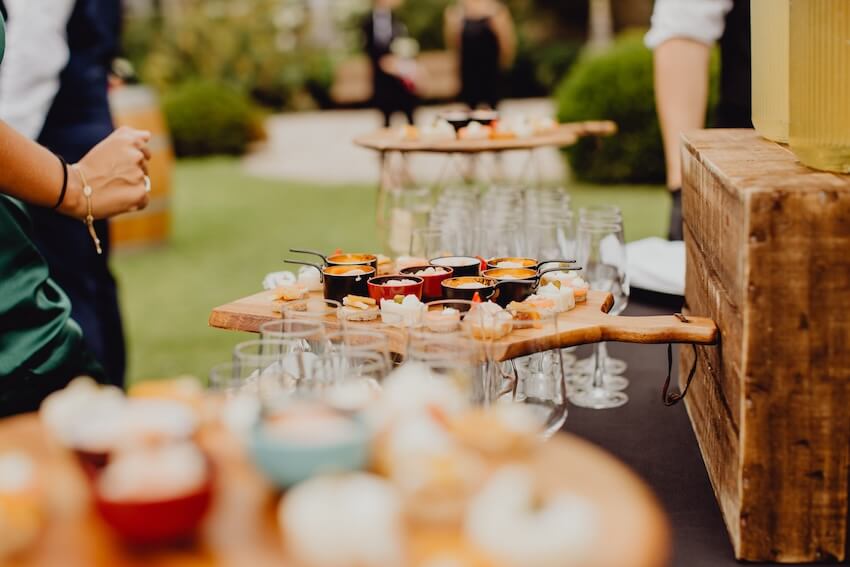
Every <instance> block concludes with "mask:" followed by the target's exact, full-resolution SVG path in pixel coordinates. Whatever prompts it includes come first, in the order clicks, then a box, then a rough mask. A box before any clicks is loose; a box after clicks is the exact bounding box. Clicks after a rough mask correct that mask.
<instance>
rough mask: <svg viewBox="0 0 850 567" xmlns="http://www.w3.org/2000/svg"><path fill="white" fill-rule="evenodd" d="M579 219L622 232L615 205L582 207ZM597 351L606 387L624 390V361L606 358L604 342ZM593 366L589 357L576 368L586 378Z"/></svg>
mask: <svg viewBox="0 0 850 567" xmlns="http://www.w3.org/2000/svg"><path fill="white" fill-rule="evenodd" d="M579 217H580V222H584V223H602V224H617V225H619V227H620V232H623V214H622V211H621V210H620V207H618V206H616V205H594V206H591V207H584V208H582V209H580V210H579ZM625 308H626V302H623V303H622V304H620V305H615V306H614V309H612V311H611V314H612V315H617V314H619V313H622V311H623V310H624V309H625ZM599 351H600V352H601V353H602V360H603V367H602V368H603V370H604V371H605V373H606V374H607V375H608V379H607V380H606V387H607V388H610V389H612V390H625V389H626V388H627V387H628V386H629V381H628V380H627V379H626V378H624V377H622V376H620V375H622V374H623V373H624V372H625V371H626V369H627V368H628V365H627V364H626V361H625V360H621V359H619V358H612V357H610V356H608V345H607V344H606V343H604V342H603V343H602V344H601V345H600V347H599ZM594 364H595V360H594V357H593V356H591V357H588V358H586V359H584V360H581V361H579V362H578V364H577V365H576V367H577V369H578V370H579V371H580V372H583V373H584V375H585V376H587V375H589V374H591V373H592V372H593V367H594Z"/></svg>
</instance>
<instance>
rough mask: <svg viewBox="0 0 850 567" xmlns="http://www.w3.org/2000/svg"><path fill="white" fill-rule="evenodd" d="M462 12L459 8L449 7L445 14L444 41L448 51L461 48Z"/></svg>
mask: <svg viewBox="0 0 850 567" xmlns="http://www.w3.org/2000/svg"><path fill="white" fill-rule="evenodd" d="M460 25H461V11H460V9H459V8H458V7H457V6H448V7H447V8H446V11H445V12H444V14H443V40H444V41H445V42H446V49H450V50H452V51H455V50H457V49H459V48H460V31H461V30H460Z"/></svg>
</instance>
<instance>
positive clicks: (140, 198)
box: [61, 127, 151, 219]
mask: <svg viewBox="0 0 850 567" xmlns="http://www.w3.org/2000/svg"><path fill="white" fill-rule="evenodd" d="M150 137H151V135H150V132H145V131H142V130H135V129H133V128H127V127H122V128H119V129H117V130H116V131H115V132H113V133H112V134H111V135H110V136H109V137H108V138H106V139H105V140H103V141H102V142H100V143H99V144H98V145H97V146H95V147H94V148H92V150H91V151H90V152H89V153H87V154H86V155H85V156H84V157H83V159H81V160H80V161H79V162H78V163H77V164H76V168H79V169H80V171H82V174H83V176H85V180H86V181H87V182H88V184H89V185H90V186H91V188H92V196H91V205H92V215H93V216H94V217H95V218H97V219H102V218H107V217H111V216H114V215H118V214H121V213H126V212H131V211H137V210H140V209H144V208H145V207H146V206H147V204H148V200H149V198H148V191H147V189H148V187H149V185H148V182H147V181H146V179H145V177H146V175H147V172H148V166H147V162H148V160H149V159H150V150H149V149H148V142H149V141H150ZM74 169H75V168H73V167H72V168H70V171H69V172H68V176H69V177H68V195H67V197H66V198H65V202H64V206H63V207H61V208H62V212H63V213H65V214H69V215H71V216H75V217H77V218H85V216H86V214H87V206H88V205H87V203H86V199H85V197H84V196H83V180H82V177H81V176H80V174H79V172H77V171H74Z"/></svg>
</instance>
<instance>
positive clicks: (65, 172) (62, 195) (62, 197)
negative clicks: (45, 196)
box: [53, 154, 68, 211]
mask: <svg viewBox="0 0 850 567" xmlns="http://www.w3.org/2000/svg"><path fill="white" fill-rule="evenodd" d="M53 155H55V156H56V157H57V158H59V163H61V164H62V190H61V191H60V192H59V200H58V201H56V204H55V205H53V210H54V211H55V210H56V209H58V208H59V206H60V205H61V204H62V201H64V200H65V193H66V192H67V191H68V162H66V161H65V158H63V157H62V156H60V155H59V154H53Z"/></svg>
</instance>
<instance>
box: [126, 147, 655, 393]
mask: <svg viewBox="0 0 850 567" xmlns="http://www.w3.org/2000/svg"><path fill="white" fill-rule="evenodd" d="M174 189H175V190H174V196H173V201H172V206H173V209H172V210H173V226H172V237H171V241H170V243H169V244H168V245H167V246H165V247H162V248H158V249H154V250H150V251H146V252H139V253H130V254H125V255H119V256H118V257H116V258H115V260H114V262H113V267H114V270H115V273H116V276H117V278H118V280H119V285H120V286H121V299H122V306H123V312H124V318H125V325H126V328H127V329H126V330H127V336H128V347H129V351H130V370H129V376H128V379H129V380H130V381H136V380H141V379H147V378H158V377H166V376H175V375H178V374H185V373H188V374H195V375H199V376H204V375H205V374H206V372H207V369H208V368H209V367H211V366H212V365H214V364H215V363H217V362H222V361H225V360H228V358H229V356H230V349H231V348H232V347H233V345H234V344H235V343H237V342H239V341H240V340H244V339H245V338H246V336H247V335H243V334H241V333H229V332H225V331H219V330H214V329H210V328H208V327H207V317H208V315H209V311H210V309H211V308H212V307H214V306H216V305H219V304H221V303H226V302H227V301H229V300H231V299H235V298H237V297H241V296H244V295H248V294H250V293H253V292H256V291H259V289H260V282H261V280H262V277H263V275H264V274H266V273H267V272H270V271H274V270H279V269H283V268H284V264H283V263H282V262H281V259H282V258H283V257H284V254H285V252H286V250H287V249H288V248H290V247H293V246H294V247H299V246H300V247H304V248H312V249H316V250H332V249H333V248H336V247H340V246H345V247H346V248H349V249H360V250H373V249H377V246H378V238H377V234H376V232H375V228H374V222H373V220H374V210H373V203H374V200H373V195H374V190H373V188H371V187H365V186H321V185H310V184H303V183H292V182H282V181H268V180H263V179H256V178H252V177H248V176H246V175H244V174H242V172H241V170H240V168H239V165H238V162H236V161H234V160H230V159H213V160H200V161H183V162H181V163H180V164H179V165H178V166H177V169H176V175H175V179H174ZM573 196H574V201H575V203H576V205H577V206H582V205H584V204H589V203H594V202H615V203H619V204H620V205H621V206H622V207H623V209H624V212H625V222H626V233H627V234H626V236H627V238H628V239H635V238H642V237H645V236H650V235H655V234H661V233H662V232H663V231H664V229H665V222H666V221H665V219H666V217H667V211H668V207H669V205H668V201H667V197H666V195H665V193H664V191H663V190H662V189H659V188H655V187H638V186H635V187H598V186H589V185H577V186H575V189H574V195H573Z"/></svg>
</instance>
